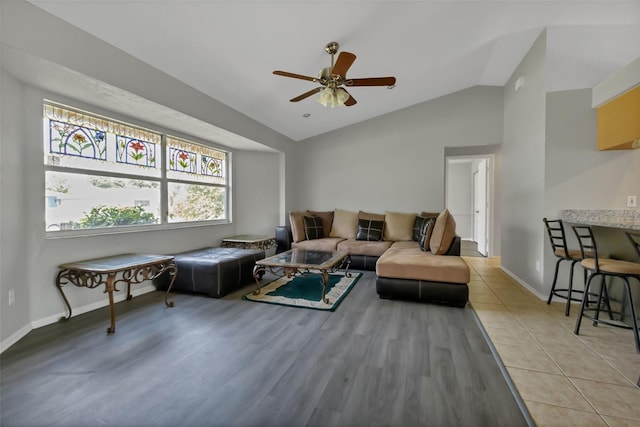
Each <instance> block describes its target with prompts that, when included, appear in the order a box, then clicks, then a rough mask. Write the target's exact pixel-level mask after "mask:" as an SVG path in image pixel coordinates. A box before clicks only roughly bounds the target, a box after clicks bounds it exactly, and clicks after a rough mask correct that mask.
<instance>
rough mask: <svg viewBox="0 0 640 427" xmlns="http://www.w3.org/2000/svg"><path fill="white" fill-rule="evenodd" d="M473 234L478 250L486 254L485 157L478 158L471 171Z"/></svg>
mask: <svg viewBox="0 0 640 427" xmlns="http://www.w3.org/2000/svg"><path fill="white" fill-rule="evenodd" d="M473 236H474V240H475V241H476V242H478V252H480V253H481V254H482V255H484V256H487V252H488V250H487V159H482V160H480V162H479V163H478V171H477V172H474V173H473Z"/></svg>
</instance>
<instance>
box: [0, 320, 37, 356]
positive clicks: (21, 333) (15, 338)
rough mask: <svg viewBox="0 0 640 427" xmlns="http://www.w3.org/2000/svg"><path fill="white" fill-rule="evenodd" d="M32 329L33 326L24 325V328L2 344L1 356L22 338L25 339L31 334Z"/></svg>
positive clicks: (0, 344)
mask: <svg viewBox="0 0 640 427" xmlns="http://www.w3.org/2000/svg"><path fill="white" fill-rule="evenodd" d="M32 329H33V328H32V327H31V325H24V326H23V327H22V328H20V329H18V331H16V332H15V333H14V334H13V335H11V336H10V337H9V338H7V339H6V340H4V341H2V342H0V354H2V353H4V351H5V350H6V349H8V348H9V347H11V346H12V345H14V344H15V343H17V342H18V341H20V340H21V339H22V338H24V336H25V335H27V334H28V333H29V332H31V330H32Z"/></svg>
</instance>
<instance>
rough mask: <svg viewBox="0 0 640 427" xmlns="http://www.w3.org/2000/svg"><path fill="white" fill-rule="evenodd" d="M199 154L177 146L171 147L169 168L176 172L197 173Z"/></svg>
mask: <svg viewBox="0 0 640 427" xmlns="http://www.w3.org/2000/svg"><path fill="white" fill-rule="evenodd" d="M197 156H198V155H197V154H196V153H193V152H191V151H187V150H181V149H179V148H175V147H169V169H170V170H172V171H176V172H186V173H197V172H198V163H197V161H196V159H197Z"/></svg>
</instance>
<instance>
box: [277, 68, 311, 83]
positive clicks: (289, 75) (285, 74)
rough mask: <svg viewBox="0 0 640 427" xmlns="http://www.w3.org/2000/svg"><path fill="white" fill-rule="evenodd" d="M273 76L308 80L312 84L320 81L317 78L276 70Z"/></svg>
mask: <svg viewBox="0 0 640 427" xmlns="http://www.w3.org/2000/svg"><path fill="white" fill-rule="evenodd" d="M273 74H275V75H276V76H283V77H292V78H294V79H301V80H308V81H310V82H317V81H318V79H317V78H315V77H309V76H303V75H302V74H295V73H289V72H287V71H279V70H276V71H274V72H273Z"/></svg>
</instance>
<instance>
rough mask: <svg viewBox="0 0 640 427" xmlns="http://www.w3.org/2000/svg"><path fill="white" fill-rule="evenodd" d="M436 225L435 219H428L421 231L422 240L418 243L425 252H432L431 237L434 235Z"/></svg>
mask: <svg viewBox="0 0 640 427" xmlns="http://www.w3.org/2000/svg"><path fill="white" fill-rule="evenodd" d="M435 223H436V219H435V218H426V220H425V221H424V223H423V224H422V228H421V229H420V238H419V239H418V243H419V244H420V249H422V250H423V251H425V252H426V251H429V250H431V235H432V234H433V226H434V224H435Z"/></svg>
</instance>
